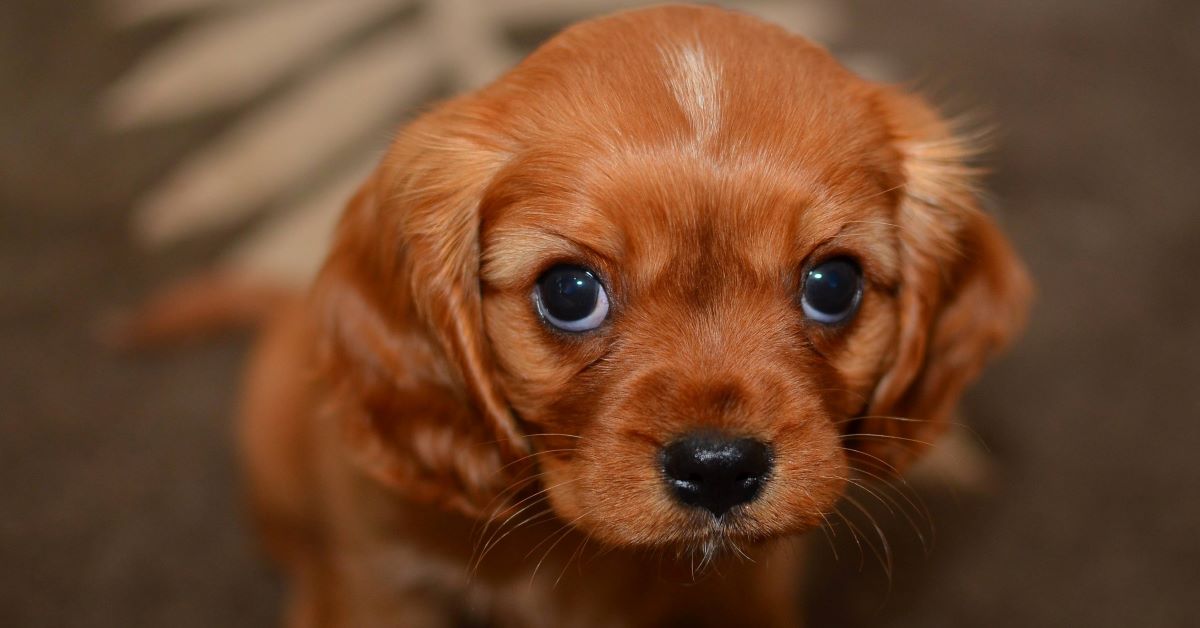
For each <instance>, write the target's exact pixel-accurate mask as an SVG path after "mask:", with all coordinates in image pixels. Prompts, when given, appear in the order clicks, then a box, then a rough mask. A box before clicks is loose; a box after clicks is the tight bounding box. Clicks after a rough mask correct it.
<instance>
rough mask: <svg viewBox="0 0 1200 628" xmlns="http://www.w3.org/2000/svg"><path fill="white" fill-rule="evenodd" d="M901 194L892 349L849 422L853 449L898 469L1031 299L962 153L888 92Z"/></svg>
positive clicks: (933, 432) (929, 120)
mask: <svg viewBox="0 0 1200 628" xmlns="http://www.w3.org/2000/svg"><path fill="white" fill-rule="evenodd" d="M884 97H885V100H884V101H883V102H884V110H885V111H886V115H887V116H888V117H889V119H890V123H891V128H892V137H893V143H894V148H895V149H896V151H897V152H898V153H899V154H900V157H901V163H902V176H903V177H904V187H903V194H902V195H901V202H900V205H899V211H898V215H897V225H898V240H899V242H900V247H901V259H902V264H903V270H902V276H901V286H900V292H899V302H898V307H899V326H900V328H899V334H898V338H899V344H898V347H897V350H896V353H895V358H894V361H893V362H892V364H891V366H890V368H889V370H888V371H887V373H886V374H885V375H884V377H883V378H882V380H881V381H880V383H879V385H878V386H877V387H876V390H875V393H874V396H873V398H872V400H871V403H870V405H869V408H868V412H867V416H866V417H865V418H864V419H863V420H861V421H859V422H858V426H857V429H856V431H857V432H858V433H861V434H876V435H881V436H875V437H872V436H863V437H859V438H858V439H856V441H857V442H856V449H859V450H861V451H866V452H867V453H869V454H871V455H874V456H876V457H879V458H882V459H884V460H886V461H888V462H889V464H892V465H893V466H896V467H897V468H898V469H899V468H903V467H904V466H906V465H907V464H909V463H910V462H911V461H912V460H913V459H914V458H915V457H916V456H917V455H918V454H919V453H920V452H921V451H922V450H923V449H924V448H925V447H927V446H928V443H932V442H933V440H934V439H936V438H937V436H938V435H940V434H941V433H942V431H944V430H945V428H946V426H947V425H948V421H949V418H950V415H951V414H952V412H953V410H954V406H955V405H956V404H957V402H958V399H959V396H960V395H961V394H962V392H963V391H964V389H965V388H966V387H967V385H969V384H970V383H971V382H973V381H974V380H975V378H976V377H977V376H978V375H979V373H980V370H981V369H982V368H983V366H984V364H985V363H986V362H987V360H988V359H989V358H991V357H992V356H994V355H995V354H996V353H997V352H999V351H1000V350H1002V349H1003V348H1004V347H1005V346H1007V345H1008V343H1009V342H1010V341H1011V340H1012V339H1013V337H1014V336H1015V335H1016V334H1017V333H1018V332H1019V331H1020V329H1021V327H1022V326H1023V324H1024V320H1025V316H1026V312H1027V310H1028V306H1029V301H1030V297H1031V293H1032V286H1031V284H1030V281H1029V278H1028V275H1027V274H1026V271H1025V269H1024V267H1023V266H1022V264H1021V262H1020V261H1019V260H1018V259H1017V257H1016V254H1015V253H1014V252H1013V250H1012V247H1011V246H1010V245H1009V243H1008V241H1007V240H1006V239H1005V238H1004V235H1003V234H1002V233H1001V232H1000V231H999V229H997V227H996V225H995V224H994V223H993V222H992V221H991V219H989V218H988V217H987V216H986V215H984V214H983V213H982V212H981V211H980V210H979V206H978V201H977V199H976V190H975V175H976V172H975V171H974V170H973V169H972V168H971V167H970V166H969V165H967V163H966V160H967V159H968V158H969V157H970V156H971V152H972V151H971V147H970V146H969V145H968V144H967V143H965V142H963V141H962V140H960V139H958V138H956V137H955V136H954V135H953V133H952V132H951V131H950V130H949V129H948V127H947V125H946V124H945V123H944V122H943V121H942V120H940V119H939V118H938V116H937V115H936V114H934V113H933V111H932V110H931V109H930V108H929V107H928V106H927V105H925V104H924V103H923V102H922V101H921V100H919V99H918V98H916V97H912V96H908V95H903V94H897V93H894V92H887V93H886V94H885V95H884Z"/></svg>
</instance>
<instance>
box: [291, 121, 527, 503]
mask: <svg viewBox="0 0 1200 628" xmlns="http://www.w3.org/2000/svg"><path fill="white" fill-rule="evenodd" d="M454 106H455V105H454V104H453V103H452V104H451V105H448V106H446V107H444V108H443V109H440V110H437V111H434V112H432V113H430V114H427V115H426V116H424V117H422V118H420V119H418V120H417V121H416V122H414V123H413V124H411V125H410V126H409V127H408V128H407V129H405V131H404V132H403V133H402V134H401V136H400V137H399V138H398V139H397V140H396V141H395V143H394V144H393V147H392V149H391V150H390V152H389V154H388V156H387V157H385V159H384V161H383V163H382V164H381V165H380V166H379V167H378V169H377V170H376V171H375V172H374V173H373V174H372V175H371V177H370V178H369V179H368V180H367V182H366V183H365V184H364V185H363V186H362V188H361V189H360V190H359V191H358V193H357V194H356V195H355V196H354V198H353V199H352V200H351V202H350V204H349V206H348V207H347V208H346V211H345V213H344V214H343V216H342V220H341V222H340V224H339V226H338V230H337V234H336V236H335V240H334V244H333V247H332V250H331V252H330V255H329V257H328V258H327V260H326V263H325V266H324V267H323V269H322V271H321V274H320V276H319V277H318V279H317V283H316V285H315V289H314V293H313V299H314V305H315V307H316V309H317V312H318V315H319V316H320V318H321V320H320V329H321V330H322V334H323V337H322V338H321V339H320V342H321V349H322V350H321V367H322V369H321V371H322V372H321V375H322V378H323V381H325V382H328V384H329V385H330V386H331V389H332V390H331V392H332V393H333V394H332V398H333V408H332V412H334V413H335V414H336V415H337V417H338V420H341V421H343V422H344V423H343V427H344V431H345V433H346V435H347V436H348V439H349V443H350V447H351V449H352V451H353V453H354V454H355V457H356V458H357V460H358V462H359V463H360V464H361V465H362V467H363V468H364V469H365V470H366V471H367V472H368V473H369V474H371V475H372V476H373V477H375V478H376V479H378V480H380V481H382V482H384V483H385V484H387V485H389V486H392V487H394V488H396V489H397V490H399V491H400V492H402V493H403V494H405V495H407V496H408V497H410V498H413V499H418V500H422V501H429V502H436V503H439V504H441V505H443V506H447V507H450V508H455V509H458V510H460V511H463V512H465V513H468V514H479V512H480V511H481V510H482V509H483V508H484V507H485V506H486V505H487V504H488V503H489V502H490V501H491V499H492V497H494V496H495V495H496V494H497V492H498V491H500V490H502V489H504V488H505V487H507V486H509V485H510V484H511V483H512V481H513V479H514V478H513V474H514V473H516V470H515V469H512V468H511V467H506V466H505V465H506V463H508V462H511V461H513V460H515V459H516V458H517V457H518V456H519V455H520V454H521V453H522V452H523V451H524V448H525V442H524V439H523V438H522V436H521V434H520V432H519V431H518V429H517V426H516V422H515V420H514V418H513V416H512V414H511V412H510V411H509V409H508V405H507V403H506V402H505V401H504V399H503V398H502V397H501V396H500V394H499V392H498V390H497V387H496V385H495V383H494V381H493V378H492V368H491V358H490V355H489V350H488V346H487V343H486V340H485V337H484V332H483V321H482V313H481V304H480V301H481V295H480V289H479V280H478V269H479V245H478V241H477V238H478V231H479V225H478V208H479V203H480V199H481V197H482V195H483V193H484V190H485V189H486V187H487V185H488V183H489V182H490V180H491V177H492V175H493V173H494V172H495V170H496V169H497V168H498V167H499V165H500V161H501V156H500V154H499V151H496V150H491V149H489V148H488V147H487V146H485V145H484V144H483V141H484V140H483V138H484V137H485V134H484V131H485V129H480V128H477V125H476V123H475V122H474V120H475V118H472V117H470V116H466V115H463V114H461V113H460V112H459V111H458V110H457V109H455V108H453V107H454Z"/></svg>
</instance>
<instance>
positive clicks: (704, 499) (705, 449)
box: [662, 435, 771, 517]
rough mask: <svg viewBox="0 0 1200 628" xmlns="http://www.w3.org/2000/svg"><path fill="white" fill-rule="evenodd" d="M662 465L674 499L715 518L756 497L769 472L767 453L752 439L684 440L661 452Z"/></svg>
mask: <svg viewBox="0 0 1200 628" xmlns="http://www.w3.org/2000/svg"><path fill="white" fill-rule="evenodd" d="M662 462H663V473H664V474H665V475H666V479H667V484H668V485H670V487H671V492H672V493H673V494H674V495H675V498H676V499H678V500H679V501H680V502H682V503H684V504H687V505H689V506H697V507H700V508H704V509H705V510H707V511H709V512H711V513H712V514H713V515H715V516H717V517H720V516H721V515H723V514H725V513H726V512H728V511H729V509H730V508H733V507H734V506H737V505H738V504H744V503H746V502H749V501H751V500H753V499H754V498H755V497H757V496H758V492H759V490H760V489H761V488H762V485H763V484H764V483H765V482H766V477H767V474H768V473H769V472H770V471H771V454H770V451H769V450H768V449H767V446H766V445H765V444H763V443H762V442H761V441H758V440H755V439H753V438H738V439H729V438H724V437H721V436H714V435H689V436H685V437H683V438H680V439H679V440H676V441H674V442H672V443H670V444H668V445H667V446H666V447H664V448H663V453H662Z"/></svg>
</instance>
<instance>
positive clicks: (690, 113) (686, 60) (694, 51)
mask: <svg viewBox="0 0 1200 628" xmlns="http://www.w3.org/2000/svg"><path fill="white" fill-rule="evenodd" d="M663 57H664V60H665V61H666V64H667V68H668V69H669V70H670V76H669V77H668V79H667V84H668V86H669V87H670V88H671V93H672V94H674V95H675V101H676V102H678V103H679V107H680V108H681V109H683V113H684V115H685V116H687V118H688V121H689V122H691V125H692V130H693V131H694V132H695V133H696V139H697V140H699V141H701V142H703V141H706V140H708V139H710V138H712V137H713V136H714V135H716V133H717V129H718V128H719V127H720V125H721V100H720V89H719V87H720V84H721V68H719V67H718V66H716V65H714V64H713V63H712V61H711V60H710V59H709V58H708V56H707V55H705V54H704V49H703V48H701V46H700V42H693V43H690V44H684V45H683V46H681V47H679V48H677V49H675V50H664V51H663Z"/></svg>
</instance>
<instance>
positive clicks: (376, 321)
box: [241, 6, 1029, 627]
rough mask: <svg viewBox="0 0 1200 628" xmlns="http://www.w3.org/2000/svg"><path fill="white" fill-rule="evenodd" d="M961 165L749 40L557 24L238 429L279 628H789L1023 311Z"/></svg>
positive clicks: (810, 60) (315, 298) (264, 371)
mask: <svg viewBox="0 0 1200 628" xmlns="http://www.w3.org/2000/svg"><path fill="white" fill-rule="evenodd" d="M970 152H971V150H970V147H969V146H967V145H966V144H965V143H964V142H963V141H962V140H961V139H959V138H957V137H955V135H954V134H953V133H952V131H951V129H950V128H949V127H948V126H947V124H946V123H945V122H943V121H942V120H940V119H939V117H938V116H937V115H936V114H935V113H934V112H933V111H932V110H931V109H930V108H929V107H928V106H927V105H926V104H924V103H923V102H922V101H921V100H920V99H918V98H916V97H913V96H910V95H907V94H904V93H901V92H899V91H897V90H895V89H893V88H891V87H886V86H881V85H876V84H872V83H869V82H866V81H864V80H862V79H859V78H857V77H855V76H854V75H852V74H850V73H849V72H847V71H846V70H845V69H843V68H842V67H840V66H839V65H838V64H837V63H836V62H835V61H834V60H833V59H832V58H831V57H830V56H829V54H827V53H826V52H825V51H824V50H822V49H820V48H818V47H816V46H814V45H813V44H811V43H809V42H807V41H805V40H803V39H801V38H799V37H796V36H794V35H791V34H788V33H787V32H785V31H783V30H781V29H780V28H777V27H775V26H772V25H770V24H766V23H763V22H761V21H759V20H757V19H755V18H752V17H749V16H746V15H742V14H738V13H733V12H728V11H725V10H721V9H716V8H699V7H683V6H670V7H659V8H652V9H646V10H638V11H632V12H627V13H622V14H618V15H615V16H612V17H606V18H602V19H597V20H593V21H589V22H585V23H582V24H580V25H577V26H575V27H572V28H570V29H567V30H566V31H565V32H563V33H562V34H560V35H558V36H557V37H555V38H554V39H552V40H550V41H549V42H548V43H546V44H545V45H544V46H542V47H541V48H540V49H539V50H538V51H536V52H535V53H533V54H532V55H531V56H530V57H529V58H528V59H526V60H525V61H524V62H523V63H521V64H520V65H519V66H517V67H516V68H515V69H513V70H512V71H511V72H509V73H508V74H507V75H505V76H504V77H502V78H500V79H499V80H498V81H496V82H495V83H493V84H491V85H489V86H487V87H485V88H483V89H481V90H479V91H478V92H475V93H471V94H467V95H465V96H462V97H459V98H457V99H454V100H452V101H449V102H447V103H444V104H442V105H440V106H438V107H436V108H434V109H433V110H431V111H429V112H428V113H426V114H425V115H423V116H421V117H420V118H418V119H417V120H415V121H414V122H412V123H411V124H410V125H408V126H407V127H406V128H405V129H404V130H403V131H402V132H401V133H400V135H399V136H398V137H397V139H396V140H395V142H394V144H393V145H392V147H391V150H390V151H389V152H388V154H387V155H386V157H385V158H384V159H383V161H382V163H381V164H380V165H379V167H378V169H377V170H376V171H375V172H374V174H373V175H372V176H371V177H370V178H369V179H368V180H367V181H366V182H365V183H364V184H363V185H362V187H361V189H360V190H359V191H358V193H357V194H356V195H355V196H354V198H353V199H352V200H351V201H350V203H349V205H348V207H347V208H346V210H345V214H344V216H343V218H342V220H341V223H340V226H339V227H338V230H337V234H336V238H335V242H334V245H333V248H332V251H331V253H330V254H329V256H328V259H327V260H326V262H325V264H324V267H323V270H322V272H321V273H320V276H319V278H318V279H317V280H316V282H315V285H314V287H313V290H312V292H311V295H309V298H307V299H304V300H302V301H297V302H296V303H294V304H292V305H291V306H289V307H288V308H286V311H285V312H283V313H282V314H281V315H280V316H279V317H278V319H277V320H275V321H274V322H273V323H272V324H271V325H270V326H269V328H268V330H267V331H266V333H265V335H264V338H263V340H262V342H261V346H260V347H259V349H258V351H257V353H256V356H255V357H254V359H253V363H252V365H251V369H250V375H249V382H248V388H247V393H246V398H245V405H244V413H243V414H244V417H243V420H242V423H241V437H242V439H241V443H242V448H243V453H244V456H243V458H244V461H245V467H246V476H247V480H248V482H247V483H248V487H249V493H250V497H251V501H252V504H253V508H254V512H255V513H256V518H257V521H258V523H259V525H260V527H261V530H262V536H263V538H264V540H265V542H266V544H267V546H268V548H269V549H270V550H271V552H272V553H273V555H274V556H275V558H276V559H277V560H278V561H279V563H280V564H281V565H282V566H283V568H284V569H285V571H286V573H287V575H288V578H289V583H290V592H291V593H290V595H291V599H290V602H289V607H288V611H287V622H288V625H291V626H355V627H363V626H452V625H459V624H461V623H470V622H483V623H487V624H489V625H492V624H494V625H499V626H556V627H557V626H665V625H675V624H677V623H678V624H679V625H690V626H699V625H711V626H734V625H742V626H795V625H797V623H798V617H797V615H798V613H797V609H796V608H795V605H794V602H793V600H794V599H795V598H796V582H797V577H798V574H797V573H796V567H797V565H796V562H797V558H796V556H795V553H794V552H793V548H792V547H791V539H794V538H796V537H797V536H798V535H801V534H802V533H804V532H806V531H809V530H812V529H813V528H814V527H816V526H819V525H821V524H822V522H823V521H824V519H825V517H826V515H827V514H828V513H830V512H831V511H832V509H833V508H834V505H835V503H836V502H837V501H838V499H839V496H840V495H841V494H842V491H843V489H844V487H845V486H846V484H847V482H848V481H850V480H851V479H852V478H854V477H855V475H856V473H859V472H863V473H866V474H868V475H874V476H880V475H883V474H886V473H891V472H898V471H899V470H901V469H903V468H904V467H905V466H907V465H908V464H909V463H910V462H911V461H912V460H913V459H914V458H915V457H916V456H917V455H919V453H920V451H921V450H922V449H923V448H924V446H925V445H926V444H927V443H930V442H932V441H933V440H934V439H935V438H936V437H937V436H938V435H939V433H941V432H942V431H943V429H944V427H945V426H946V424H947V417H948V415H949V414H950V413H951V411H952V408H953V406H954V404H955V402H956V400H957V399H958V397H959V395H960V394H961V393H962V391H963V389H964V387H965V386H966V385H967V384H968V383H970V382H971V381H972V380H974V379H975V377H976V376H977V375H978V374H979V371H980V368H981V367H982V365H983V364H984V362H985V361H986V360H987V359H988V358H989V357H990V356H992V355H993V354H994V353H996V352H997V351H998V350H999V349H1001V348H1002V347H1003V346H1004V345H1005V344H1006V343H1008V342H1009V340H1010V339H1011V338H1012V336H1013V335H1014V333H1015V332H1016V330H1017V329H1018V327H1019V326H1020V323H1021V320H1022V318H1023V316H1024V312H1025V309H1026V303H1027V300H1028V295H1029V283H1028V280H1027V279H1026V275H1025V273H1024V271H1023V270H1022V267H1021V266H1020V264H1019V262H1018V260H1017V259H1016V258H1015V256H1014V254H1013V252H1012V250H1011V249H1010V247H1009V245H1008V244H1007V243H1006V241H1005V239H1004V238H1003V237H1002V235H1001V234H1000V233H999V232H998V231H997V229H996V227H995V226H994V225H993V223H992V222H991V221H990V220H989V219H988V218H987V217H986V216H985V215H984V214H982V213H981V212H980V211H979V209H978V205H977V201H976V198H975V194H974V171H973V170H972V169H971V168H970V167H969V166H968V165H966V163H964V160H965V159H966V158H967V157H968V156H969V155H970Z"/></svg>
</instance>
